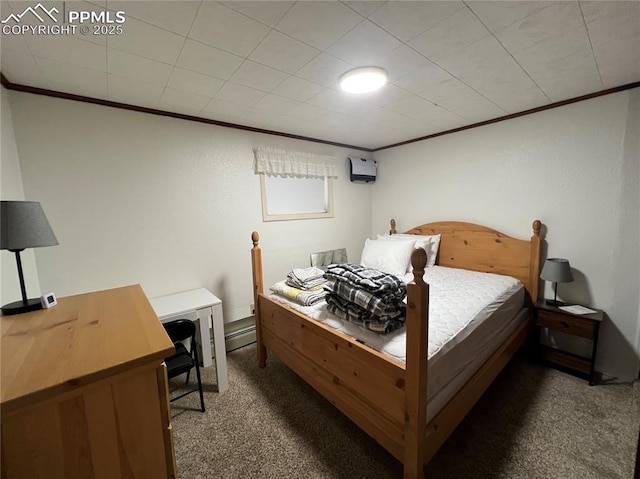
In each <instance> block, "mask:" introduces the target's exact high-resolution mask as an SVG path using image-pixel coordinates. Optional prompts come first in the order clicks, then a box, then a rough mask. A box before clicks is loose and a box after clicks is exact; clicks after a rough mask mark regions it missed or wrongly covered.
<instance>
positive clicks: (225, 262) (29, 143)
mask: <svg viewBox="0 0 640 479" xmlns="http://www.w3.org/2000/svg"><path fill="white" fill-rule="evenodd" d="M11 103H12V107H13V112H14V127H15V133H16V135H15V136H16V141H17V144H18V149H19V151H20V163H21V166H22V176H23V180H24V189H25V193H26V194H27V197H29V198H31V197H37V198H38V199H40V200H41V201H42V204H43V206H44V208H45V211H46V212H47V215H48V217H49V221H50V223H51V225H52V228H53V229H54V231H55V233H56V235H57V237H58V241H59V242H60V244H59V245H58V246H56V247H53V248H42V249H41V250H40V251H38V253H37V255H38V256H37V258H38V267H39V273H40V285H41V287H42V288H43V289H46V290H52V291H54V292H56V293H57V294H58V296H65V295H70V294H76V293H80V292H85V291H92V290H98V289H104V288H110V287H116V286H120V285H125V284H133V283H140V284H141V285H142V287H143V289H144V290H145V292H146V293H147V295H148V296H150V297H154V296H159V295H164V294H169V293H173V292H178V291H185V290H189V289H193V288H199V287H205V288H207V289H209V290H210V291H211V292H213V293H214V294H215V295H217V296H218V297H220V298H221V299H222V300H223V305H224V314H225V321H226V322H229V321H232V320H236V319H240V318H243V317H247V316H249V315H250V309H249V305H250V303H252V302H253V296H252V287H251V269H250V268H251V264H250V249H251V239H250V235H251V232H252V231H253V230H258V231H259V232H260V234H261V238H262V240H261V246H262V248H263V257H264V260H265V284H266V285H269V284H272V283H273V282H275V281H276V280H279V279H281V278H282V277H284V275H285V274H286V273H287V271H289V270H290V269H291V268H292V267H299V266H305V265H308V264H309V254H310V253H312V252H315V251H323V250H328V249H334V248H339V247H346V248H347V251H348V253H349V255H351V256H357V257H358V258H359V255H360V248H361V245H362V244H363V242H364V239H365V238H366V237H367V236H368V234H369V232H370V230H371V214H372V213H371V186H369V185H355V184H352V183H350V182H349V178H348V168H347V160H346V158H347V156H348V155H364V154H363V152H359V151H351V150H347V149H345V148H338V147H333V146H329V145H323V144H318V143H312V142H306V141H300V140H293V139H286V138H282V137H276V136H271V135H264V134H258V133H251V132H245V131H240V130H234V129H230V128H222V127H217V126H212V125H206V124H202V123H196V122H190V121H185V120H178V119H174V118H166V117H160V116H155V115H148V114H144V113H137V112H131V111H125V110H120V109H115V108H109V107H103V106H97V105H92V104H86V103H80V102H74V101H69V100H62V99H56V98H48V97H43V96H38V95H32V94H26V93H18V92H11ZM256 145H265V146H272V147H278V148H286V149H291V150H302V151H309V152H314V153H321V154H329V153H333V154H335V155H336V157H337V158H338V162H339V163H338V164H339V165H341V169H340V171H339V178H338V179H337V180H336V181H335V182H334V205H335V216H334V218H331V219H318V220H298V221H284V222H272V223H263V222H262V210H261V200H260V181H259V177H258V176H257V175H254V173H253V147H254V146H256Z"/></svg>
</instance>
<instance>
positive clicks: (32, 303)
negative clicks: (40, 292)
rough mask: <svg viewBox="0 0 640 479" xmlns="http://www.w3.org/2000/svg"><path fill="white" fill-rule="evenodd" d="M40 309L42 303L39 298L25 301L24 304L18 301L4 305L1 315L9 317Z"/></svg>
mask: <svg viewBox="0 0 640 479" xmlns="http://www.w3.org/2000/svg"><path fill="white" fill-rule="evenodd" d="M38 309H42V303H40V298H32V299H27V301H26V302H24V301H22V300H20V301H15V302H13V303H9V304H5V305H4V306H2V314H3V315H4V316H11V315H12V314H22V313H28V312H29V311H37V310H38Z"/></svg>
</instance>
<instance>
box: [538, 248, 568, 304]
mask: <svg viewBox="0 0 640 479" xmlns="http://www.w3.org/2000/svg"><path fill="white" fill-rule="evenodd" d="M540 278H541V279H543V280H545V281H553V300H551V299H547V300H546V302H547V304H551V305H553V306H561V305H563V304H564V303H563V302H562V301H558V299H557V298H558V283H570V282H571V281H573V274H572V273H571V266H570V265H569V260H567V259H563V258H549V259H547V260H546V261H545V262H544V266H543V267H542V272H541V273H540Z"/></svg>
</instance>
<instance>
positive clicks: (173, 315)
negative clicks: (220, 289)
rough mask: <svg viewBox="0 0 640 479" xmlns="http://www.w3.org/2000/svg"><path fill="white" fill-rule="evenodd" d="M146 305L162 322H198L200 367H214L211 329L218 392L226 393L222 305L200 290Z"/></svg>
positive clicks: (161, 298) (225, 354)
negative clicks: (188, 320) (211, 332)
mask: <svg viewBox="0 0 640 479" xmlns="http://www.w3.org/2000/svg"><path fill="white" fill-rule="evenodd" d="M149 302H150V303H151V306H152V307H153V309H154V310H155V312H156V314H157V315H158V317H159V318H160V321H162V322H167V321H171V320H173V319H180V318H184V319H190V320H192V321H197V322H198V326H199V329H200V348H201V349H202V365H203V366H204V367H208V366H211V365H212V364H213V361H212V359H211V356H212V351H211V342H210V341H211V339H210V337H209V328H211V325H213V353H214V354H215V361H216V376H217V378H218V392H219V393H221V392H224V391H226V390H227V389H228V388H229V379H228V373H227V351H226V349H225V345H224V319H223V317H222V301H220V299H218V298H217V297H216V296H214V295H213V294H211V292H209V291H207V290H206V289H204V288H200V289H194V290H192V291H185V292H183V293H176V294H170V295H168V296H160V297H158V298H152V299H150V300H149Z"/></svg>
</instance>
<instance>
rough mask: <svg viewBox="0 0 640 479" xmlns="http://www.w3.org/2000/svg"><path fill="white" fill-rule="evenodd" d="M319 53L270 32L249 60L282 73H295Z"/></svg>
mask: <svg viewBox="0 0 640 479" xmlns="http://www.w3.org/2000/svg"><path fill="white" fill-rule="evenodd" d="M319 53H320V51H319V50H316V49H315V48H313V47H310V46H309V45H306V44H304V43H302V42H299V41H298V40H296V39H294V38H291V37H290V36H288V35H285V34H284V33H280V32H278V31H277V30H272V31H271V32H269V34H268V35H267V36H266V38H265V39H264V40H262V43H260V45H258V46H257V47H256V49H255V50H254V51H253V52H252V53H251V55H250V56H249V58H250V59H251V60H254V61H256V62H258V63H262V64H263V65H269V66H270V67H272V68H276V69H278V70H282V71H284V72H288V73H295V72H297V71H298V70H299V69H300V68H301V67H302V66H304V65H305V64H306V63H307V62H309V61H310V60H311V59H313V58H314V57H316V56H317V55H318V54H319Z"/></svg>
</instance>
